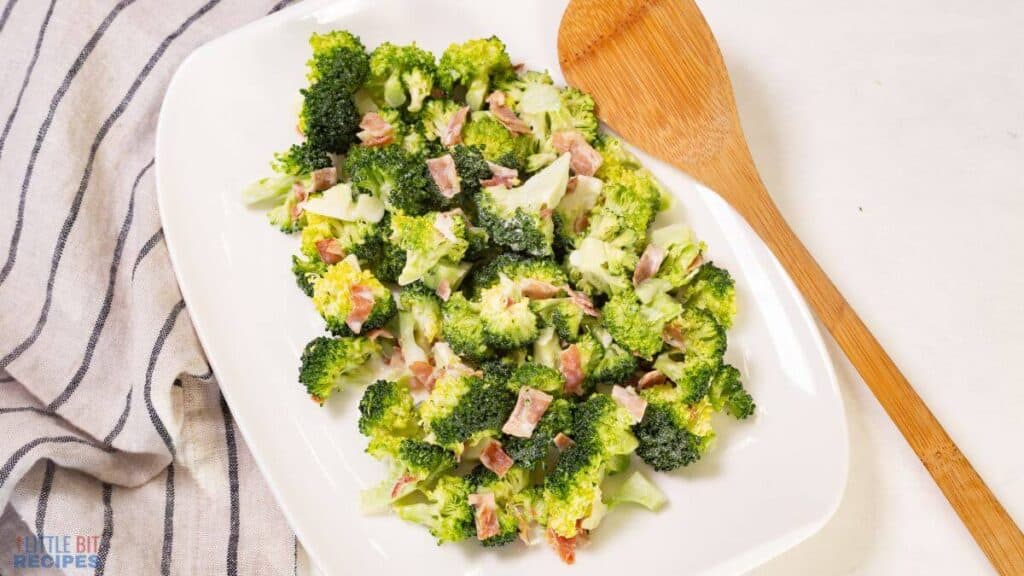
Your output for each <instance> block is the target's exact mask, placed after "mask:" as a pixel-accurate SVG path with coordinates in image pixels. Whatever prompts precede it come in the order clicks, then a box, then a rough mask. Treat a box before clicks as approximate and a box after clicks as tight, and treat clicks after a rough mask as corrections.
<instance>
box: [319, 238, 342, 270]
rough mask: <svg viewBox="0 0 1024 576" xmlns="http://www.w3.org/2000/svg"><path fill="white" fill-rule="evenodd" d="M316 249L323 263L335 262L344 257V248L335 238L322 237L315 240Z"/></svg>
mask: <svg viewBox="0 0 1024 576" xmlns="http://www.w3.org/2000/svg"><path fill="white" fill-rule="evenodd" d="M316 251H317V253H319V254H320V259H321V260H323V261H324V264H337V263H338V262H341V261H342V259H343V258H345V250H344V249H343V248H342V247H341V242H338V239H337V238H323V239H320V240H317V241H316Z"/></svg>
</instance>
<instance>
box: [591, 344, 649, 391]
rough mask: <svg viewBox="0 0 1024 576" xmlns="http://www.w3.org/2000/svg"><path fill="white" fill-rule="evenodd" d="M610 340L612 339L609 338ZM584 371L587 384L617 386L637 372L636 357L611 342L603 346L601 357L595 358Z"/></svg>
mask: <svg viewBox="0 0 1024 576" xmlns="http://www.w3.org/2000/svg"><path fill="white" fill-rule="evenodd" d="M607 339H608V340H610V337H609V338H607ZM586 366H587V369H586V370H585V371H584V374H585V376H586V383H587V384H588V385H596V384H617V383H620V382H625V381H627V380H628V379H629V378H630V376H632V375H633V373H634V372H635V371H636V367H637V362H636V356H634V355H633V354H632V353H630V352H629V350H626V349H625V348H623V347H622V346H620V345H619V344H617V343H615V342H609V343H608V344H607V345H605V346H603V347H602V348H601V351H600V355H599V356H598V357H597V358H596V359H595V358H594V357H593V356H591V358H590V362H589V363H588V364H586Z"/></svg>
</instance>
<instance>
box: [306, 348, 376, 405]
mask: <svg viewBox="0 0 1024 576" xmlns="http://www.w3.org/2000/svg"><path fill="white" fill-rule="evenodd" d="M379 353H380V348H379V347H378V345H377V344H376V343H374V342H373V341H371V340H368V339H366V338H327V337H323V336H321V337H319V338H316V339H314V340H312V341H311V342H310V343H309V344H306V348H305V350H303V351H302V367H301V368H300V369H299V382H301V383H302V385H303V386H305V387H306V391H307V392H308V393H309V395H310V396H311V397H312V398H313V400H315V401H316V402H318V403H320V404H323V403H324V402H325V401H326V400H327V399H328V398H330V396H331V394H333V393H334V391H335V390H336V389H337V388H339V387H343V386H362V385H366V384H369V383H370V382H371V381H372V380H373V378H374V377H375V373H376V371H377V368H378V367H379V363H378V362H375V360H377V359H378V358H379V356H378V355H379Z"/></svg>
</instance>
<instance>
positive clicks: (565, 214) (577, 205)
mask: <svg viewBox="0 0 1024 576" xmlns="http://www.w3.org/2000/svg"><path fill="white" fill-rule="evenodd" d="M603 187H604V184H603V183H602V182H601V181H600V180H598V179H597V178H592V177H589V176H577V177H576V180H575V185H574V186H573V188H572V192H571V193H570V192H568V191H567V192H566V194H565V196H564V197H563V198H562V201H561V202H559V203H558V208H557V209H555V216H556V217H557V221H556V222H557V225H556V226H555V239H556V240H557V241H558V242H557V243H558V245H559V246H560V247H561V248H562V249H563V250H571V249H572V248H573V247H575V246H576V245H577V243H578V242H579V240H580V239H582V238H583V236H584V234H585V233H586V231H587V229H588V228H589V227H590V211H591V210H592V209H593V208H594V206H596V205H597V201H598V200H599V199H600V198H601V190H602V188H603Z"/></svg>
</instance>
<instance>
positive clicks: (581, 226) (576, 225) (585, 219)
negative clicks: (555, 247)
mask: <svg viewBox="0 0 1024 576" xmlns="http://www.w3.org/2000/svg"><path fill="white" fill-rule="evenodd" d="M587 226H590V217H589V216H588V215H587V214H580V216H579V217H578V218H576V221H575V222H573V223H572V231H573V232H575V233H577V234H580V233H582V232H583V231H585V230H586V229H587Z"/></svg>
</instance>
